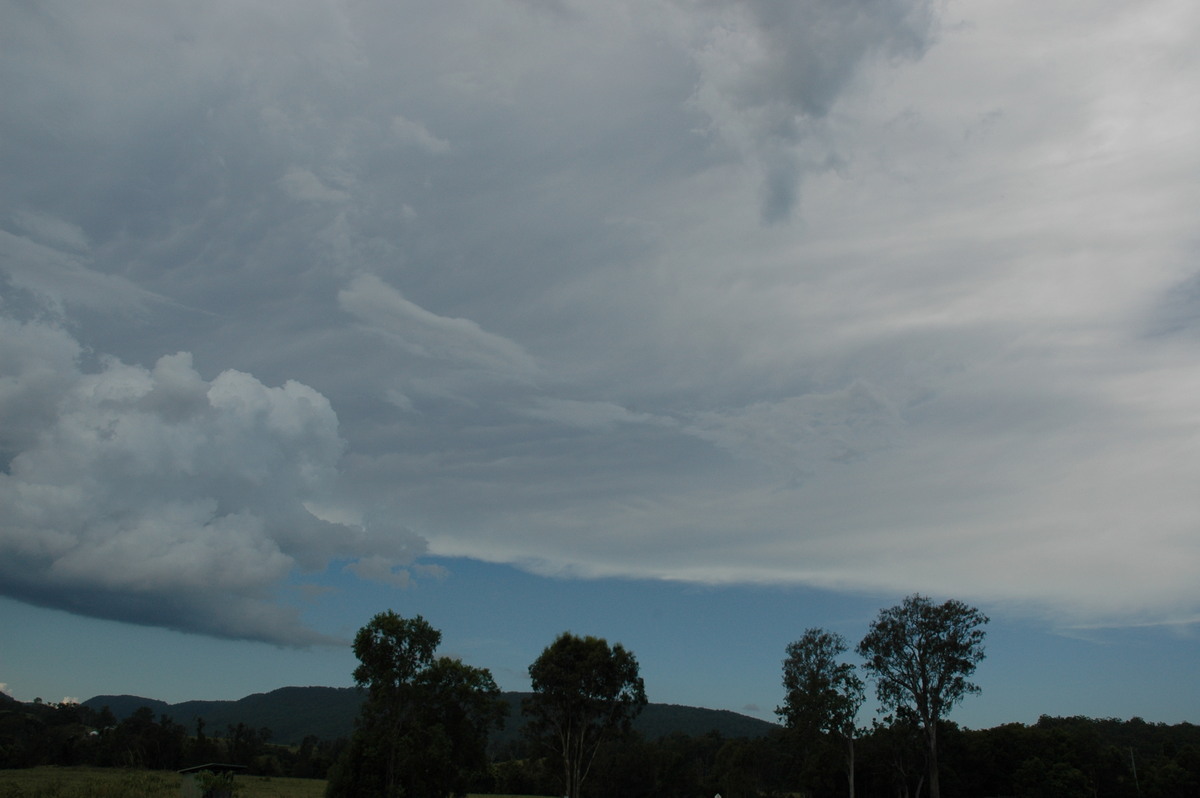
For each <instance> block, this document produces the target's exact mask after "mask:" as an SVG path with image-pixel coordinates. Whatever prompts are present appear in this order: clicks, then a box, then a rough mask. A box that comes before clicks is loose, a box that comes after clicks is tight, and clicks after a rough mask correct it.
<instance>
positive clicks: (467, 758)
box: [326, 610, 504, 798]
mask: <svg viewBox="0 0 1200 798" xmlns="http://www.w3.org/2000/svg"><path fill="white" fill-rule="evenodd" d="M441 637H442V635H441V632H439V631H438V630H436V629H434V628H433V627H432V626H430V625H429V624H428V623H427V622H426V621H425V619H424V618H422V617H421V616H419V615H418V616H416V617H415V618H411V619H406V618H402V617H401V616H399V615H397V614H396V613H395V612H392V611H390V610H389V611H387V612H383V613H380V614H379V615H376V616H375V617H374V618H372V619H371V621H370V622H369V623H368V624H367V625H366V626H364V627H363V628H362V629H360V630H359V632H358V634H357V635H356V636H355V638H354V653H355V656H357V657H358V659H359V663H360V664H359V666H358V667H357V668H355V669H354V681H355V683H356V684H358V685H359V686H360V687H363V688H365V689H366V692H367V697H366V700H365V701H364V702H363V706H362V713H361V715H360V716H359V720H358V728H357V729H356V730H355V733H354V737H353V739H352V740H351V742H350V746H349V747H348V749H347V750H346V753H345V754H344V756H343V758H342V760H341V761H340V762H339V763H338V766H337V767H335V768H334V770H333V772H332V773H331V774H330V779H329V788H328V791H327V793H326V794H327V795H329V796H331V798H341V797H342V796H375V795H378V796H388V798H391V797H392V796H399V795H410V796H413V795H427V796H436V797H437V798H442V796H447V795H460V794H463V793H464V792H465V790H464V789H463V785H464V784H465V780H466V778H467V776H468V775H469V774H470V773H471V772H472V771H475V770H481V769H483V768H485V767H486V764H487V736H488V732H489V731H490V730H491V729H492V728H493V727H495V726H497V725H499V724H500V723H501V722H502V721H503V712H504V705H503V703H502V702H501V701H500V698H499V697H500V690H499V688H498V687H497V686H496V683H495V681H494V680H493V679H492V675H491V673H490V672H488V671H487V670H486V669H483V668H474V667H471V666H469V665H464V664H463V663H462V662H461V661H459V660H456V659H451V658H449V657H440V658H439V657H435V651H436V649H437V646H438V644H439V643H440V642H441Z"/></svg>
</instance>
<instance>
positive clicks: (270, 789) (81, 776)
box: [0, 767, 325, 798]
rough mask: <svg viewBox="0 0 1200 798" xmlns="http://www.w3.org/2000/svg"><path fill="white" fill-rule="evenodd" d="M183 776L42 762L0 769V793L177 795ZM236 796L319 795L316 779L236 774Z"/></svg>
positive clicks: (26, 796)
mask: <svg viewBox="0 0 1200 798" xmlns="http://www.w3.org/2000/svg"><path fill="white" fill-rule="evenodd" d="M181 781H182V777H181V776H180V775H179V774H177V773H169V772H166V771H159V770H120V769H117V768H59V767H40V768H29V769H20V770H0V798H179V794H180V784H181ZM236 784H237V790H238V792H237V795H238V798H322V796H324V795H325V782H324V781H321V780H318V779H285V778H267V777H265V776H238V777H237V778H236Z"/></svg>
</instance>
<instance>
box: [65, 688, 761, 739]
mask: <svg viewBox="0 0 1200 798" xmlns="http://www.w3.org/2000/svg"><path fill="white" fill-rule="evenodd" d="M526 695H528V693H504V694H503V698H504V700H505V703H507V704H508V706H509V715H508V718H509V719H508V722H507V723H506V724H505V728H504V729H503V730H502V731H500V732H498V733H496V735H495V736H494V737H493V740H492V742H493V744H494V745H496V744H503V743H505V742H507V741H509V740H513V739H516V738H518V737H519V736H520V733H521V726H522V717H521V699H522V698H524V697H525V696H526ZM83 703H84V705H85V706H87V707H90V708H92V709H95V710H100V709H103V708H104V707H108V708H109V710H110V711H111V712H112V713H113V714H114V715H115V716H116V718H117V719H118V720H121V719H123V718H126V717H128V716H130V715H132V714H133V713H134V712H136V711H137V710H138V709H140V708H141V707H149V708H150V710H151V711H152V712H153V713H154V715H155V717H159V716H161V715H166V716H168V717H170V718H171V720H173V721H175V722H176V723H180V724H183V726H184V727H185V728H186V729H187V730H188V732H189V733H191V734H195V732H196V721H197V719H201V718H202V719H203V720H204V729H205V734H207V735H209V736H210V737H220V736H222V735H224V734H225V730H226V729H227V728H228V727H230V726H236V725H237V724H239V723H242V724H245V725H246V726H248V727H249V728H252V729H255V730H258V729H262V728H267V729H270V730H271V741H272V742H275V743H280V744H284V745H290V744H297V743H299V742H300V741H301V740H303V739H304V738H305V737H307V736H308V735H315V736H316V737H318V738H320V739H322V740H336V739H337V738H339V737H349V736H350V734H351V732H353V730H354V719H355V718H356V717H358V710H359V707H360V705H361V704H362V693H361V692H360V691H359V690H358V689H356V688H353V687H282V688H280V689H278V690H272V691H271V692H269V693H255V694H254V695H249V696H246V697H245V698H241V699H238V700H237V701H184V702H182V703H179V704H168V703H166V702H164V701H156V700H155V699H152V698H141V697H139V696H131V695H101V696H96V697H95V698H89V699H88V700H87V701H84V702H83ZM634 728H636V729H637V730H638V731H639V732H640V733H641V734H642V736H643V737H646V738H647V739H652V740H653V739H658V738H660V737H665V736H667V735H669V734H673V733H676V732H680V733H683V734H686V735H691V736H699V735H703V734H707V733H709V732H713V731H715V732H717V733H718V734H720V735H721V736H722V737H724V738H727V739H736V738H748V737H761V736H763V735H765V734H767V733H768V732H769V731H771V730H772V729H774V728H777V727H776V726H775V724H773V723H768V722H767V721H764V720H759V719H757V718H752V717H749V716H747V715H740V714H738V713H736V712H730V711H728V710H717V709H702V708H700V707H685V706H677V705H674V704H650V705H649V706H647V707H646V709H645V710H644V711H643V712H642V714H641V715H640V716H639V717H638V719H637V721H636V722H635V723H634Z"/></svg>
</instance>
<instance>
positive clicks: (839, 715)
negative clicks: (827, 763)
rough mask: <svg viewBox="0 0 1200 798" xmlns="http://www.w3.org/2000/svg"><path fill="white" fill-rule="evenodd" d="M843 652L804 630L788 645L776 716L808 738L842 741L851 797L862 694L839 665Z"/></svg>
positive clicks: (836, 639) (830, 638)
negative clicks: (781, 692)
mask: <svg viewBox="0 0 1200 798" xmlns="http://www.w3.org/2000/svg"><path fill="white" fill-rule="evenodd" d="M845 652H846V641H845V639H844V638H843V637H842V636H841V635H839V634H836V633H834V632H827V631H825V630H824V629H808V630H806V631H805V632H804V635H803V637H801V638H800V639H799V640H796V641H795V642H792V643H789V644H788V647H787V658H786V659H784V661H783V689H784V699H783V705H782V706H780V707H777V708H776V709H775V714H777V715H779V716H780V717H781V718H782V719H783V721H784V725H786V726H787V727H788V728H790V729H793V730H796V731H798V732H800V733H801V734H803V735H805V736H806V737H809V738H810V739H811V738H812V737H814V736H816V735H817V734H827V735H830V736H833V737H835V738H837V739H838V740H840V741H841V742H842V745H843V751H844V753H845V760H844V764H845V769H846V781H847V783H848V785H849V788H850V798H854V740H855V738H856V737H857V736H858V726H857V725H856V723H855V720H856V718H857V717H858V710H859V708H860V707H861V706H862V704H863V699H864V698H865V695H864V691H863V683H862V680H861V679H859V678H858V675H857V674H856V673H855V672H854V666H853V665H851V664H849V663H846V662H841V661H840V659H841V656H842V654H844V653H845Z"/></svg>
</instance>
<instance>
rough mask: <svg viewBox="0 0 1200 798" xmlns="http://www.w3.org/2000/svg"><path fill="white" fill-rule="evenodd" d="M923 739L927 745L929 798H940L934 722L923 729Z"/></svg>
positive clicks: (940, 789)
mask: <svg viewBox="0 0 1200 798" xmlns="http://www.w3.org/2000/svg"><path fill="white" fill-rule="evenodd" d="M925 739H926V741H927V742H928V743H929V798H942V786H941V781H940V780H939V779H938V755H937V721H936V720H935V721H933V722H932V723H930V724H929V725H928V726H927V727H926V728H925Z"/></svg>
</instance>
